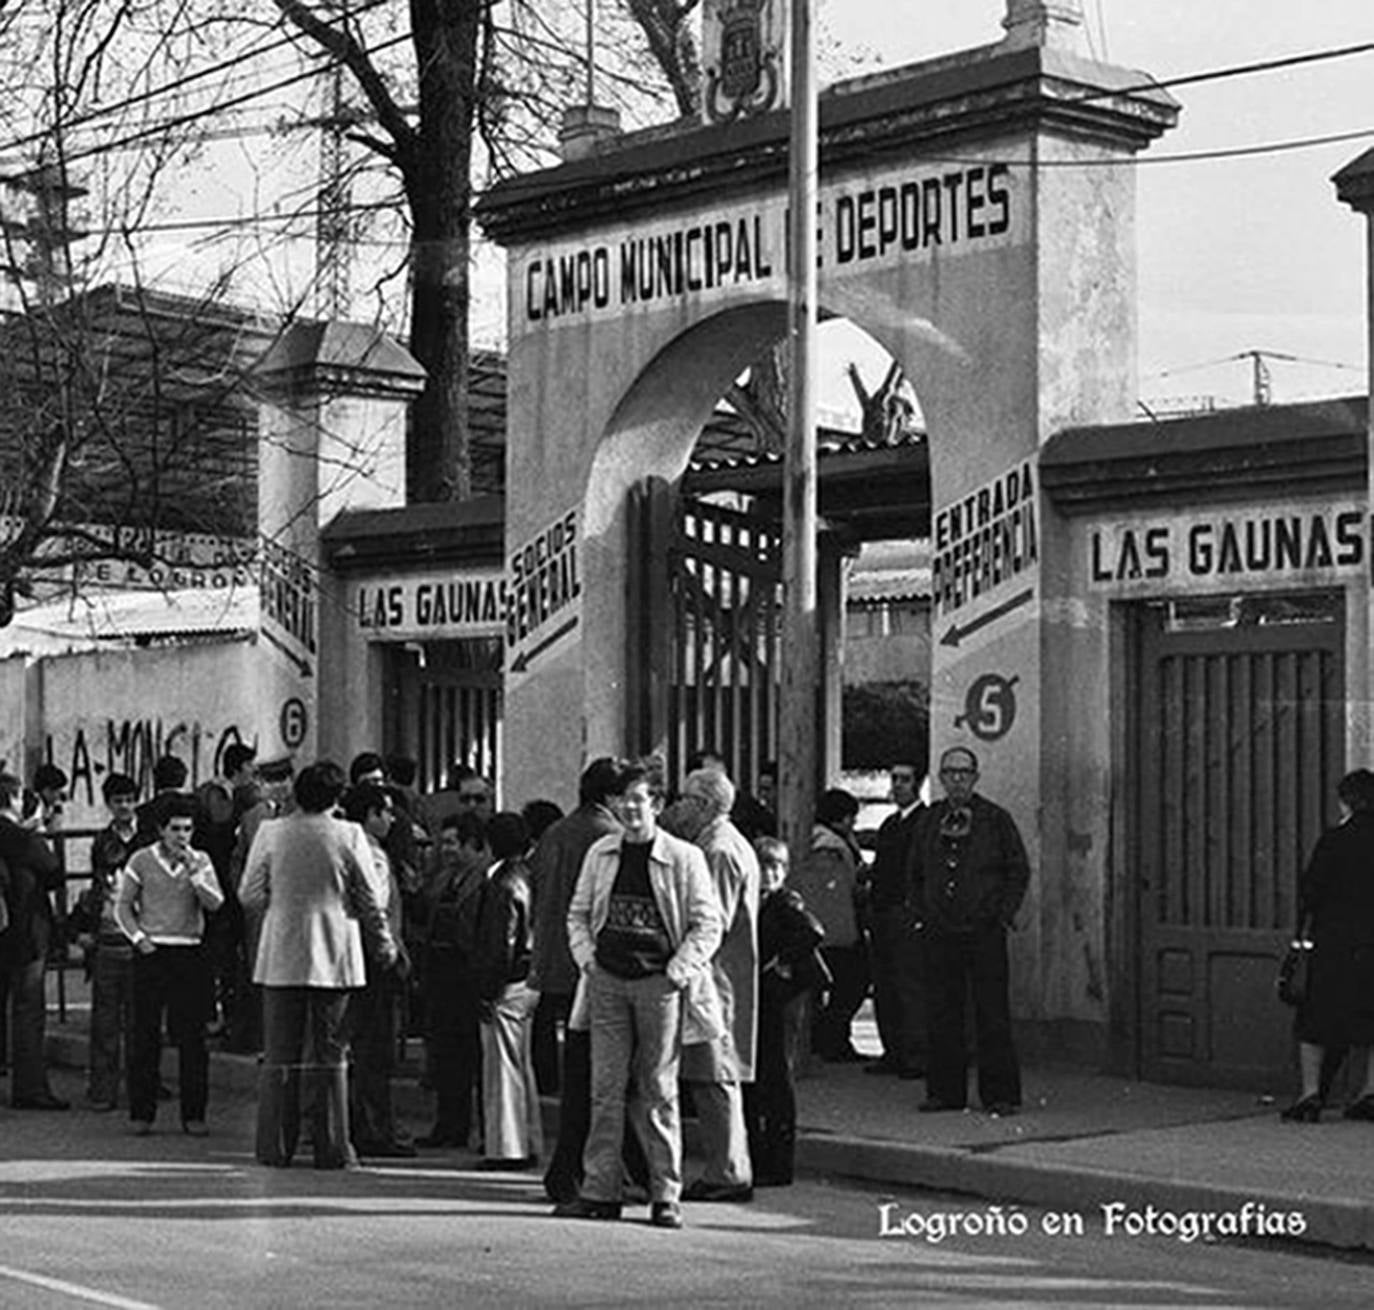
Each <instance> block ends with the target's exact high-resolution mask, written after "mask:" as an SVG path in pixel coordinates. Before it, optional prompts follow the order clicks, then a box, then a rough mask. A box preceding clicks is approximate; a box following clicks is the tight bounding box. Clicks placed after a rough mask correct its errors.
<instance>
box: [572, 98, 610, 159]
mask: <svg viewBox="0 0 1374 1310" xmlns="http://www.w3.org/2000/svg"><path fill="white" fill-rule="evenodd" d="M619 135H620V110H618V109H612V108H610V107H609V106H607V105H569V106H568V108H567V109H565V110H564V111H563V122H562V124H561V125H560V126H559V129H558V153H559V154H560V155H562V157H563V161H564V162H565V163H572V162H573V161H574V160H576V159H586V158H588V157H589V156H591V155H594V154H596V153H597V151H598V150H599V149H600V148H601V147H602V146H603V145H604V144H605V143H606V142H608V141H614V140H615V139H616V137H618V136H619Z"/></svg>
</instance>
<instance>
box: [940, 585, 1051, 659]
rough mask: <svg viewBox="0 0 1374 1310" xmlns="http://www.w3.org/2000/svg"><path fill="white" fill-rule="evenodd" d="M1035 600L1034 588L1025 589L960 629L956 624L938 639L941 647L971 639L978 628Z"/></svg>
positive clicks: (994, 621)
mask: <svg viewBox="0 0 1374 1310" xmlns="http://www.w3.org/2000/svg"><path fill="white" fill-rule="evenodd" d="M1034 599H1035V588H1034V587H1027V588H1026V590H1025V591H1022V592H1018V593H1017V594H1016V595H1015V596H1013V597H1012V598H1011V599H1010V600H1004V601H1003V602H1002V603H1001V604H1000V605H994V606H993V607H992V608H991V609H990V610H988V612H987V613H986V614H980V615H979V616H978V617H977V618H976V619H970V620H969V621H968V622H967V623H965V624H964V626H963V627H962V628H961V627H960V626H959V625H958V624H957V623H956V624H954V626H953V627H951V628H950V629H949V631H948V632H946V633H945V635H944V636H943V637H941V638H940V645H942V646H957V645H958V644H959V643H960V642H961V641H963V640H964V638H965V637H971V636H973V634H974V633H975V632H977V631H978V630H979V629H980V628H986V627H987V626H988V624H989V623H996V622H997V620H998V619H1001V618H1005V617H1006V616H1007V615H1008V614H1010V613H1011V612H1012V611H1013V610H1019V609H1020V608H1021V606H1022V605H1028V604H1030V602H1031V601H1033V600H1034Z"/></svg>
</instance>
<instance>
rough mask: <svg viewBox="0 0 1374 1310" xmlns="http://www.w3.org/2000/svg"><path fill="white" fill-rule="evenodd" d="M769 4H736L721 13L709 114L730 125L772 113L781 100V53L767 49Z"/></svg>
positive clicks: (743, 0) (740, 0) (746, 0)
mask: <svg viewBox="0 0 1374 1310" xmlns="http://www.w3.org/2000/svg"><path fill="white" fill-rule="evenodd" d="M765 3H766V0H736V3H734V4H731V5H729V6H727V7H726V8H724V9H722V10H721V11H720V48H719V57H718V60H717V63H716V66H715V67H714V68H712V69H710V71H709V73H708V75H707V79H706V114H707V117H708V118H709V119H710V120H711V121H712V122H713V123H729V122H733V121H734V120H735V119H737V118H740V117H743V116H744V115H747V114H761V113H764V112H765V111H767V110H769V109H772V108H773V107H774V105H775V104H776V103H777V99H778V52H777V51H776V50H766V49H765V48H764V35H763V9H764V5H765Z"/></svg>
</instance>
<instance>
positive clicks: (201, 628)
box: [0, 586, 258, 658]
mask: <svg viewBox="0 0 1374 1310" xmlns="http://www.w3.org/2000/svg"><path fill="white" fill-rule="evenodd" d="M257 630H258V588H257V587H256V586H247V587H233V588H228V589H223V590H217V589H211V588H207V587H196V588H190V589H187V590H183V591H166V592H162V591H125V592H95V593H91V594H88V595H83V596H80V597H73V598H70V599H67V600H62V601H55V602H49V603H48V604H46V605H36V606H34V607H32V608H31V609H26V610H21V611H20V612H19V613H18V614H16V615H15V616H14V620H13V622H12V623H11V624H10V625H9V627H7V628H3V629H0V658H3V657H4V656H6V655H16V654H30V655H51V654H58V653H61V652H64V651H76V650H94V649H96V648H99V647H102V646H107V645H111V644H118V643H123V642H146V641H149V640H155V641H162V640H169V639H173V638H177V637H216V636H218V637H233V636H244V635H247V634H250V633H255V632H257Z"/></svg>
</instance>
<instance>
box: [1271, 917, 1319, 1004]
mask: <svg viewBox="0 0 1374 1310" xmlns="http://www.w3.org/2000/svg"><path fill="white" fill-rule="evenodd" d="M1311 985H1312V939H1311V938H1310V937H1309V936H1308V935H1307V923H1306V922H1305V921H1304V923H1303V926H1302V927H1301V928H1299V929H1298V935H1297V936H1296V937H1294V938H1293V940H1292V941H1291V942H1289V943H1288V949H1287V950H1286V951H1284V953H1283V959H1281V960H1280V961H1279V973H1278V977H1277V978H1276V979H1275V980H1274V990H1275V991H1276V992H1277V993H1278V998H1279V1000H1280V1001H1282V1002H1283V1004H1284V1005H1301V1004H1302V1003H1303V1002H1304V1001H1305V1000H1306V999H1307V993H1308V989H1309V988H1310V987H1311Z"/></svg>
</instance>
